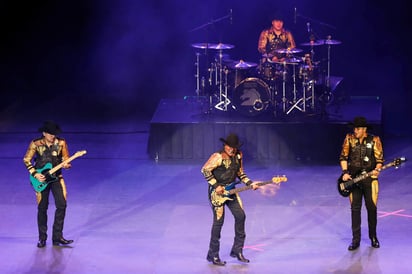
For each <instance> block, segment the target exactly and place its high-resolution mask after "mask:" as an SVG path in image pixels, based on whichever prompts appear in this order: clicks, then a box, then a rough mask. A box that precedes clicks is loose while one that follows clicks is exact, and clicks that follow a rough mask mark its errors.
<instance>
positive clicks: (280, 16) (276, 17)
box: [271, 11, 285, 21]
mask: <svg viewBox="0 0 412 274" xmlns="http://www.w3.org/2000/svg"><path fill="white" fill-rule="evenodd" d="M271 19H272V20H271V21H273V20H278V21H285V18H284V16H283V14H282V13H280V12H279V11H277V12H275V13H274V14H273V15H272V18H271Z"/></svg>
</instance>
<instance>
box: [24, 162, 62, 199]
mask: <svg viewBox="0 0 412 274" xmlns="http://www.w3.org/2000/svg"><path fill="white" fill-rule="evenodd" d="M51 168H52V164H51V163H47V164H45V165H44V166H43V167H42V168H39V169H37V173H41V174H43V175H44V176H45V177H46V180H45V181H44V182H40V181H39V180H37V179H36V178H34V176H32V175H30V183H31V185H32V186H33V188H34V190H35V191H37V192H42V191H43V190H44V189H45V188H46V187H47V185H48V184H50V183H54V182H57V181H58V178H57V177H56V176H54V175H53V174H50V172H49V171H50V169H51Z"/></svg>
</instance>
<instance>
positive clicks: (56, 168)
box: [49, 154, 81, 174]
mask: <svg viewBox="0 0 412 274" xmlns="http://www.w3.org/2000/svg"><path fill="white" fill-rule="evenodd" d="M80 156H81V155H78V154H75V155H73V156H71V157H70V158H67V159H66V160H64V161H63V162H61V163H60V164H58V165H57V166H55V167H53V168H52V169H50V170H49V174H53V173H55V172H56V171H58V170H59V169H61V168H62V167H63V166H64V165H65V164H68V163H70V162H71V161H73V160H74V159H76V158H78V157H80Z"/></svg>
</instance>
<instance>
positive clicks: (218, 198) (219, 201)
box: [210, 175, 288, 206]
mask: <svg viewBox="0 0 412 274" xmlns="http://www.w3.org/2000/svg"><path fill="white" fill-rule="evenodd" d="M287 180H288V179H287V178H286V176H285V175H283V176H275V177H273V178H272V180H270V181H265V182H260V183H256V185H258V186H263V185H267V184H273V183H275V184H280V183H281V182H286V181H287ZM237 184H239V182H233V183H231V184H230V185H227V186H226V187H225V191H224V192H223V194H217V193H216V191H215V190H214V189H213V190H212V192H211V193H210V202H211V203H212V205H214V206H221V205H223V203H224V202H226V201H227V200H233V199H232V198H230V195H233V194H235V193H238V192H241V191H245V190H249V189H252V188H253V186H252V185H248V186H243V187H238V188H236V185H237Z"/></svg>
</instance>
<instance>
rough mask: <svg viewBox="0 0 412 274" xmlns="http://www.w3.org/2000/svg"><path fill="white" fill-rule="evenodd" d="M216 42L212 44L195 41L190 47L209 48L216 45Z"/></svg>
mask: <svg viewBox="0 0 412 274" xmlns="http://www.w3.org/2000/svg"><path fill="white" fill-rule="evenodd" d="M216 46H217V44H212V43H195V44H192V47H194V48H197V49H210V48H214V47H216Z"/></svg>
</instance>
